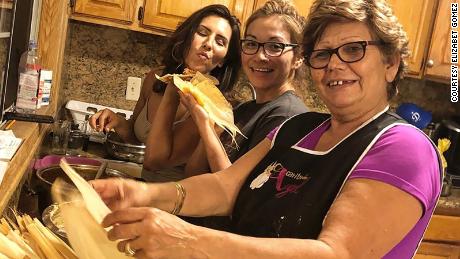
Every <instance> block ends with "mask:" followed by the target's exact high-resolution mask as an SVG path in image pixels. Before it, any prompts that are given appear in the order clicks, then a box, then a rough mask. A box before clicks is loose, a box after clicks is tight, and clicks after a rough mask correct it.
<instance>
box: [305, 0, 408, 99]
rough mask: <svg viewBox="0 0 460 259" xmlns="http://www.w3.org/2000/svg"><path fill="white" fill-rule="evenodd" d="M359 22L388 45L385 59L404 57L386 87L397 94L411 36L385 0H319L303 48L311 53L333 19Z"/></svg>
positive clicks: (306, 31) (393, 93) (385, 47)
mask: <svg viewBox="0 0 460 259" xmlns="http://www.w3.org/2000/svg"><path fill="white" fill-rule="evenodd" d="M341 21H359V22H363V23H365V24H367V26H368V27H369V29H370V31H371V33H372V35H373V37H375V38H376V39H374V40H381V41H383V42H384V43H385V44H384V45H383V46H380V49H381V51H382V53H383V55H384V57H385V58H390V57H392V56H393V55H395V54H399V55H400V57H401V63H400V64H399V68H398V72H397V74H396V77H395V79H394V80H393V82H391V83H390V84H389V86H388V88H387V95H388V99H391V98H392V97H393V96H395V95H396V92H397V86H398V83H399V81H400V80H401V79H402V78H403V77H404V74H405V72H406V69H407V58H408V57H409V48H408V39H407V35H406V32H405V31H404V30H403V28H402V26H401V24H400V23H399V21H398V19H397V18H396V16H395V15H394V14H393V11H392V9H391V7H390V6H389V5H388V3H387V2H386V1H385V0H353V1H350V0H316V1H315V2H314V3H313V5H312V7H311V9H310V14H309V16H308V18H307V25H306V26H305V29H304V31H303V44H302V45H303V51H304V55H305V56H309V55H310V54H311V52H312V51H313V48H314V45H315V43H316V42H317V41H318V39H319V38H320V37H321V35H322V34H323V32H324V30H325V29H326V27H327V26H328V25H329V24H330V23H333V22H341Z"/></svg>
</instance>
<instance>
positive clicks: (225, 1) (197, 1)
mask: <svg viewBox="0 0 460 259" xmlns="http://www.w3.org/2000/svg"><path fill="white" fill-rule="evenodd" d="M211 4H222V5H225V6H227V7H228V9H230V11H231V12H232V14H233V15H235V16H236V17H238V19H239V20H240V22H242V23H243V22H244V21H245V20H246V18H247V16H249V15H250V14H251V12H252V9H253V4H254V2H253V0H75V4H74V6H73V8H72V16H71V18H72V19H74V20H80V21H85V22H91V23H96V24H103V25H109V26H113V27H118V28H123V29H128V30H134V31H142V32H148V33H155V34H160V35H165V34H168V33H171V32H172V31H174V30H175V29H176V27H177V26H178V25H179V24H180V23H181V22H183V21H184V20H185V19H186V18H187V17H188V16H190V15H191V14H192V13H193V12H195V11H196V10H198V9H200V8H202V7H204V6H207V5H211Z"/></svg>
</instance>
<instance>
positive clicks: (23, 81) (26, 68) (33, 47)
mask: <svg viewBox="0 0 460 259" xmlns="http://www.w3.org/2000/svg"><path fill="white" fill-rule="evenodd" d="M40 69H41V66H40V59H39V56H38V47H37V43H36V42H35V41H30V43H29V49H28V51H26V52H24V53H23V54H22V55H21V59H20V61H19V71H18V72H19V86H18V95H17V98H16V110H18V111H20V112H24V113H31V112H34V111H35V110H36V109H37V108H39V107H37V105H38V99H39V82H40V80H39V79H40Z"/></svg>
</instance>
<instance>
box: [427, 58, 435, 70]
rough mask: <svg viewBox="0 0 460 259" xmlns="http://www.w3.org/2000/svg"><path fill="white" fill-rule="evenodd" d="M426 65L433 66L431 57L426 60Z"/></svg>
mask: <svg viewBox="0 0 460 259" xmlns="http://www.w3.org/2000/svg"><path fill="white" fill-rule="evenodd" d="M426 66H427V67H429V68H431V67H433V66H434V61H433V60H432V59H428V61H427V62H426Z"/></svg>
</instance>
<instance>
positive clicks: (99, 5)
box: [73, 0, 136, 24]
mask: <svg viewBox="0 0 460 259" xmlns="http://www.w3.org/2000/svg"><path fill="white" fill-rule="evenodd" d="M135 9H136V1H135V0H77V1H75V6H74V8H73V13H74V14H75V15H83V16H92V17H97V18H101V19H108V20H113V21H116V22H121V23H126V24H130V23H132V22H133V20H134V13H135Z"/></svg>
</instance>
